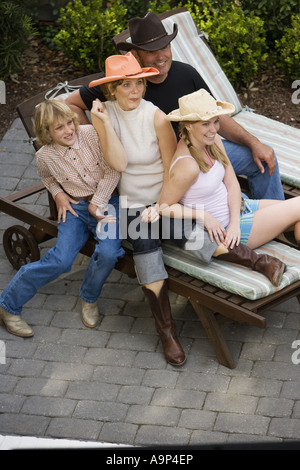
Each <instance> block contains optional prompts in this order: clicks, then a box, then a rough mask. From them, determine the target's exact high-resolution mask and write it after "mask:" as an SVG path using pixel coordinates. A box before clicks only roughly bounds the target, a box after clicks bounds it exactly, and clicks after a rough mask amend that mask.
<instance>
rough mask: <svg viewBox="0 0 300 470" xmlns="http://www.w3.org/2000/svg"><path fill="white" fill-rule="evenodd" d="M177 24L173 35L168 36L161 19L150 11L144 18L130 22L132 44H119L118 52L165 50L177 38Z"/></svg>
mask: <svg viewBox="0 0 300 470" xmlns="http://www.w3.org/2000/svg"><path fill="white" fill-rule="evenodd" d="M177 32H178V26H177V24H174V27H173V33H172V34H168V33H167V31H166V30H165V27H164V25H163V24H162V22H161V20H160V19H159V17H158V16H157V15H156V14H155V13H154V12H153V11H150V12H149V13H147V15H146V16H144V18H131V19H130V20H129V33H130V36H131V42H119V43H118V44H117V48H118V50H122V51H130V50H131V49H141V50H142V51H158V50H160V49H164V48H165V47H166V46H167V45H168V44H169V43H170V42H171V41H172V40H173V39H174V38H175V36H176V34H177Z"/></svg>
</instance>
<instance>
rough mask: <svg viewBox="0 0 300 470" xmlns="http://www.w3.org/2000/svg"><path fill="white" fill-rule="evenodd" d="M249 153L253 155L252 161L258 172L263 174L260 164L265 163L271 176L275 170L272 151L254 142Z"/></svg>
mask: <svg viewBox="0 0 300 470" xmlns="http://www.w3.org/2000/svg"><path fill="white" fill-rule="evenodd" d="M251 151H252V155H253V160H254V161H255V163H256V165H257V166H258V168H259V170H260V172H261V173H264V172H265V168H264V166H263V164H262V162H265V163H266V164H267V166H268V170H269V175H270V176H271V175H273V173H274V171H275V168H276V161H275V155H274V151H273V149H272V148H271V147H269V146H268V145H266V144H263V143H262V142H260V141H259V140H255V142H254V143H253V144H252V145H251Z"/></svg>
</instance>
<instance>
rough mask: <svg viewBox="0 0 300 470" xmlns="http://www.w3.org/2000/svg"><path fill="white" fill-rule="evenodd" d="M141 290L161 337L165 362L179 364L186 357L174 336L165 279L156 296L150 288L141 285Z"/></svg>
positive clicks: (173, 364)
mask: <svg viewBox="0 0 300 470" xmlns="http://www.w3.org/2000/svg"><path fill="white" fill-rule="evenodd" d="M143 291H144V293H145V295H146V298H147V300H148V302H149V305H150V308H151V311H152V315H153V316H154V319H155V325H156V330H157V332H158V334H159V336H160V338H161V341H162V345H163V349H164V354H165V358H166V360H167V362H169V364H171V365H172V366H181V365H182V364H184V362H185V360H186V357H185V353H184V351H183V349H182V347H181V345H180V343H179V341H178V338H177V336H176V332H175V324H174V321H173V318H172V314H171V306H170V301H169V296H168V288H167V283H166V281H164V283H163V286H162V288H161V290H160V293H159V296H158V297H157V296H156V295H155V293H154V292H153V291H152V290H151V289H147V288H146V287H143Z"/></svg>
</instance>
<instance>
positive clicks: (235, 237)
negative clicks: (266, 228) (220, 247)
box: [224, 224, 241, 248]
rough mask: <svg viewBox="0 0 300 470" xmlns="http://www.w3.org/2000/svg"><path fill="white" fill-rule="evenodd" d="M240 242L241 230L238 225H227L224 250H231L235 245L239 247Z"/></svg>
mask: <svg viewBox="0 0 300 470" xmlns="http://www.w3.org/2000/svg"><path fill="white" fill-rule="evenodd" d="M240 241H241V230H240V224H229V225H228V227H227V229H226V237H225V240H224V245H225V246H226V248H233V247H234V246H235V245H239V243H240Z"/></svg>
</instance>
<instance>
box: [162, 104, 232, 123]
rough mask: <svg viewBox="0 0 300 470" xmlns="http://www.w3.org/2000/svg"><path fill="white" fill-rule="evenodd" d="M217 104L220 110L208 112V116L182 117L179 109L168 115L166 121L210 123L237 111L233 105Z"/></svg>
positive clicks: (194, 114) (196, 114)
mask: <svg viewBox="0 0 300 470" xmlns="http://www.w3.org/2000/svg"><path fill="white" fill-rule="evenodd" d="M216 104H217V106H218V109H216V111H213V112H208V113H206V114H200V113H190V114H185V115H181V114H180V109H179V108H178V109H175V110H174V111H171V112H170V113H169V114H167V116H166V119H167V121H208V120H209V119H211V118H213V117H216V116H221V115H223V114H231V113H233V112H234V110H235V107H234V106H233V104H231V103H225V102H222V101H216Z"/></svg>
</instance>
